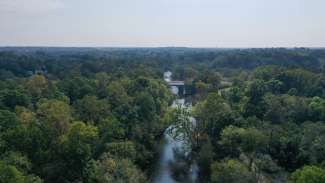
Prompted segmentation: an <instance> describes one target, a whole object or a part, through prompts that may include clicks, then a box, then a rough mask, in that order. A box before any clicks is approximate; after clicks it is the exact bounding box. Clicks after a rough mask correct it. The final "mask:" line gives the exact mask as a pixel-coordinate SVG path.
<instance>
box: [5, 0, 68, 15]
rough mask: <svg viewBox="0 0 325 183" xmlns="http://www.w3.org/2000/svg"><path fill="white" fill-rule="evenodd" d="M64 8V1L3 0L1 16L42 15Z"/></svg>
mask: <svg viewBox="0 0 325 183" xmlns="http://www.w3.org/2000/svg"><path fill="white" fill-rule="evenodd" d="M62 8H64V3H63V1H62V0H1V1H0V15H1V14H2V15H9V16H10V15H24V16H25V15H40V14H46V13H49V12H52V11H55V10H58V9H62Z"/></svg>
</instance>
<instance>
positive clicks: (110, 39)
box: [0, 0, 325, 48]
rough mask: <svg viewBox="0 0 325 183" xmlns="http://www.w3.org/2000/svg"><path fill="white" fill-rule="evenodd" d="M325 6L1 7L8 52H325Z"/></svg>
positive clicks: (257, 1)
mask: <svg viewBox="0 0 325 183" xmlns="http://www.w3.org/2000/svg"><path fill="white" fill-rule="evenodd" d="M324 7H325V1H323V0H284V1H281V0H274V1H272V2H270V1H267V0H247V1H245V2H243V1H242V2H239V1H235V0H156V1H150V0H137V1H134V0H133V1H132V0H120V1H112V0H93V1H89V0H88V1H87V0H82V1H80V0H79V1H77V0H29V1H26V0H1V1H0V46H1V47H7V46H32V47H34V46H35V47H38V46H43V47H127V48H128V47H140V48H141V47H190V48H216V47H218V48H273V47H287V48H293V47H309V48H320V47H322V48H323V47H325V21H324V20H325V11H323V8H324Z"/></svg>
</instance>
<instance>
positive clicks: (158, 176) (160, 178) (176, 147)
mask: <svg viewBox="0 0 325 183" xmlns="http://www.w3.org/2000/svg"><path fill="white" fill-rule="evenodd" d="M164 79H165V81H166V82H171V81H172V73H171V72H169V71H168V72H165V73H164ZM171 91H172V93H173V94H175V95H177V96H178V97H179V95H178V93H179V88H178V87H177V86H171ZM178 106H180V107H182V108H186V109H188V108H190V107H191V104H190V103H188V102H187V101H186V99H185V98H177V99H175V100H174V101H173V103H172V106H171V107H173V108H175V107H178ZM191 119H192V120H191V122H195V119H194V118H191ZM173 127H174V126H170V127H168V128H167V129H166V131H165V133H164V143H163V144H162V147H161V151H160V157H159V159H158V162H157V167H156V170H155V173H154V177H153V183H181V182H188V183H194V182H197V175H198V167H197V164H196V163H195V162H193V163H191V164H190V165H189V166H187V168H184V169H186V170H182V169H181V168H182V164H185V161H186V160H184V159H182V158H180V157H185V159H186V158H187V157H188V156H189V151H190V150H189V149H188V146H186V143H185V141H184V140H179V139H177V140H176V139H174V138H173V136H172V135H171V133H170V131H171V130H170V129H171V128H173ZM175 167H180V169H181V170H178V171H181V172H184V173H183V174H184V175H183V176H182V177H181V178H179V177H178V178H175ZM176 179H177V180H176Z"/></svg>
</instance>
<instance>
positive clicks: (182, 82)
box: [168, 81, 184, 86]
mask: <svg viewBox="0 0 325 183" xmlns="http://www.w3.org/2000/svg"><path fill="white" fill-rule="evenodd" d="M168 84H169V85H170V86H184V81H168Z"/></svg>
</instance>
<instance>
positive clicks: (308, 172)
mask: <svg viewBox="0 0 325 183" xmlns="http://www.w3.org/2000/svg"><path fill="white" fill-rule="evenodd" d="M290 182H292V183H323V182H325V169H323V168H320V167H317V166H304V167H303V168H301V169H298V170H296V171H295V172H294V173H292V174H291V176H290Z"/></svg>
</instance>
